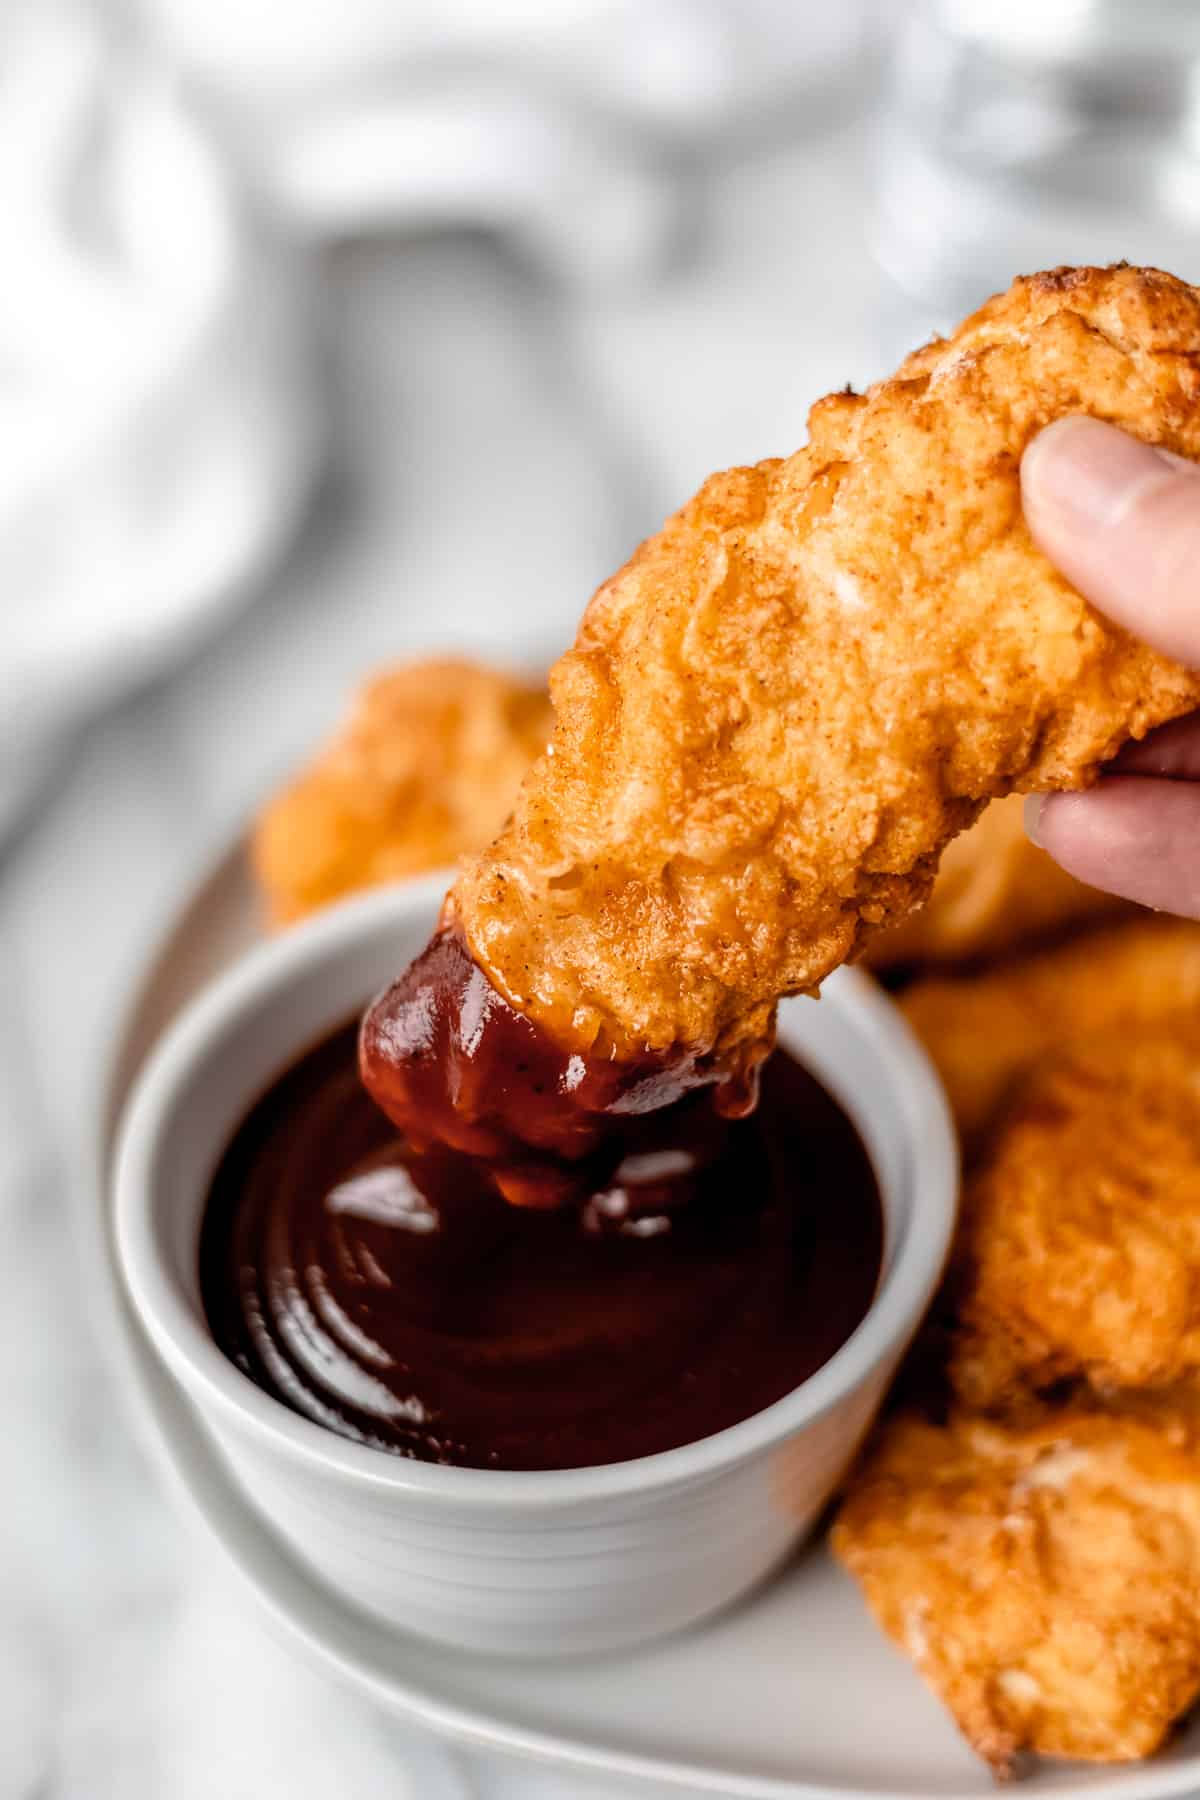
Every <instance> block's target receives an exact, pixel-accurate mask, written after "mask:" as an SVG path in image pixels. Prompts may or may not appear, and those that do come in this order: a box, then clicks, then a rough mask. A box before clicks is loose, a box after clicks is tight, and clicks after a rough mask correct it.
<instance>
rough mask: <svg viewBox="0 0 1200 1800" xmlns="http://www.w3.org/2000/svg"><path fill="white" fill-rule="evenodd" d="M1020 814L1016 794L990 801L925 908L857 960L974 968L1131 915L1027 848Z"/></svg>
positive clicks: (1122, 904) (947, 856) (951, 853)
mask: <svg viewBox="0 0 1200 1800" xmlns="http://www.w3.org/2000/svg"><path fill="white" fill-rule="evenodd" d="M1023 812H1024V801H1023V800H1022V798H1021V796H1020V795H1019V794H1010V795H1009V797H1008V798H1007V799H1006V800H995V801H993V802H992V804H991V805H990V806H989V807H987V808H986V809H985V811H984V812H983V813H981V814H980V816H979V818H978V819H977V820H976V821H975V823H974V825H972V827H971V829H970V830H969V831H964V832H963V833H962V836H961V837H956V838H955V839H954V841H953V842H952V843H951V844H949V845H948V846H947V849H946V851H945V853H944V854H943V856H942V860H941V862H940V863H939V865H938V872H937V880H936V881H935V882H934V884H933V893H932V894H931V895H930V897H929V900H928V902H927V903H926V905H924V906H923V907H921V909H920V910H919V911H918V912H914V913H912V914H910V915H909V917H908V918H907V919H903V920H901V922H900V924H899V925H897V926H894V927H893V928H892V929H891V930H889V931H881V932H880V933H879V934H878V936H877V937H873V938H871V939H870V940H869V941H868V944H867V949H866V955H865V957H864V959H863V960H864V961H865V962H866V963H867V964H868V965H869V966H870V967H871V968H873V969H895V968H900V967H904V968H907V969H922V968H926V969H928V968H936V967H952V966H954V965H957V964H959V963H978V962H982V961H985V960H990V959H992V958H994V957H997V956H1003V955H1006V954H1009V953H1011V952H1012V951H1014V950H1021V949H1026V948H1029V947H1031V946H1033V945H1034V944H1036V943H1038V942H1041V941H1043V940H1046V939H1049V938H1053V937H1055V936H1056V935H1058V934H1060V933H1065V932H1067V931H1070V930H1074V929H1075V928H1077V927H1078V926H1080V925H1084V924H1090V923H1092V922H1093V921H1095V920H1097V919H1101V918H1104V917H1106V916H1115V915H1116V914H1118V913H1121V912H1127V911H1129V902H1128V901H1125V900H1119V899H1117V898H1116V897H1115V896H1114V895H1112V894H1102V893H1101V892H1100V890H1099V889H1098V888H1090V887H1085V886H1084V884H1083V882H1082V881H1076V880H1075V877H1074V876H1073V875H1068V874H1067V872H1066V870H1065V869H1060V868H1059V866H1058V864H1057V863H1056V862H1052V861H1051V859H1050V858H1049V857H1048V856H1047V855H1046V853H1045V851H1044V850H1039V849H1037V847H1036V846H1035V845H1034V844H1031V843H1030V841H1029V839H1028V837H1027V836H1026V835H1025V825H1024V819H1023Z"/></svg>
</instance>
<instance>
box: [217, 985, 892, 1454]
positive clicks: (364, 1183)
mask: <svg viewBox="0 0 1200 1800" xmlns="http://www.w3.org/2000/svg"><path fill="white" fill-rule="evenodd" d="M511 1017H512V1018H513V1019H517V1018H519V1015H517V1014H515V1013H514V1014H511ZM522 1023H523V1021H522ZM506 1029H507V1027H506ZM355 1052H356V1028H355V1026H354V1025H353V1024H349V1025H347V1026H345V1027H344V1028H343V1029H342V1030H340V1031H337V1032H335V1033H334V1034H333V1035H332V1036H331V1037H329V1038H328V1039H326V1040H325V1041H324V1042H322V1043H321V1044H319V1045H318V1046H317V1047H316V1048H315V1049H312V1050H310V1051H309V1052H308V1053H307V1054H306V1055H304V1056H303V1057H301V1058H300V1060H299V1061H298V1062H297V1063H296V1064H295V1065H294V1066H293V1067H292V1068H291V1069H290V1070H288V1071H287V1073H285V1074H284V1075H283V1076H282V1077H280V1079H279V1080H278V1081H276V1082H275V1084H274V1085H273V1086H272V1087H271V1088H270V1089H269V1090H268V1092H267V1093H266V1094H265V1095H264V1096H263V1097H262V1098H261V1099H260V1100H259V1101H258V1102H257V1104H256V1105H255V1106H254V1107H253V1108H252V1109H251V1111H250V1112H249V1114H248V1116H247V1117H246V1119H245V1121H244V1122H243V1124H242V1125H241V1126H240V1127H239V1129H238V1131H237V1132H236V1133H235V1135H234V1137H233V1140H232V1142H231V1143H230V1145H229V1147H228V1149H227V1151H226V1153H225V1155H224V1157H223V1159H222V1161H221V1164H220V1166H219V1168H218V1170H217V1173H216V1175H215V1177H214V1180H213V1184H212V1188H211V1192H210V1196H209V1201H208V1207H207V1212H206V1215H205V1220H204V1226H203V1231H202V1236H201V1244H200V1279H201V1291H202V1296H203V1301H204V1306H205V1310H206V1312H207V1315H208V1320H209V1324H210V1327H211V1329H212V1332H213V1335H214V1337H215V1338H216V1341H217V1343H218V1344H219V1345H220V1346H221V1348H222V1349H223V1350H224V1351H225V1353H226V1354H227V1355H228V1356H229V1357H230V1358H231V1359H232V1360H233V1361H234V1362H235V1363H237V1364H238V1366H239V1367H240V1368H242V1369H243V1370H244V1371H245V1373H246V1374H247V1375H249V1376H250V1377H251V1379H252V1380H254V1381H255V1382H257V1383H258V1385H259V1386H260V1387H262V1388H265V1389H266V1390H267V1392H269V1393H271V1394H273V1395H275V1397H276V1398H277V1399H279V1400H282V1401H283V1402H284V1403H285V1404H286V1405H288V1406H290V1407H292V1408H293V1409H294V1410H295V1411H296V1412H298V1413H302V1414H304V1415H305V1416H306V1417H308V1418H310V1419H314V1420H316V1421H317V1422H318V1423H320V1424H322V1425H324V1426H327V1427H328V1428H330V1429H331V1430H333V1431H336V1432H338V1433H340V1434H341V1435H342V1436H344V1437H347V1438H351V1439H354V1440H356V1441H358V1442H361V1443H369V1444H373V1445H376V1446H378V1447H381V1448H383V1449H386V1450H390V1451H394V1452H395V1453H397V1454H399V1455H402V1456H408V1457H415V1458H419V1459H421V1460H424V1461H429V1462H443V1463H456V1464H461V1465H463V1466H466V1467H472V1468H501V1469H562V1468H576V1467H582V1466H588V1465H593V1464H597V1463H608V1462H618V1461H624V1460H625V1459H627V1458H630V1457H637V1456H646V1455H650V1454H653V1453H654V1452H656V1451H660V1450H667V1449H670V1448H673V1447H674V1446H676V1445H679V1444H685V1443H689V1442H692V1441H694V1440H695V1439H697V1438H701V1437H706V1436H708V1435H709V1434H710V1433H712V1432H714V1431H720V1430H721V1429H722V1428H724V1427H725V1426H728V1425H732V1424H734V1423H736V1422H737V1421H738V1420H740V1419H744V1418H747V1417H749V1416H750V1415H751V1414H752V1413H755V1412H758V1411H760V1410H761V1409H762V1408H763V1407H765V1406H769V1405H770V1404H771V1403H772V1402H773V1401H775V1400H778V1399H780V1398H782V1396H783V1395H784V1394H786V1393H788V1392H789V1391H790V1390H791V1389H792V1388H793V1387H795V1386H796V1385H797V1384H798V1383H799V1382H801V1381H803V1380H804V1379H805V1378H806V1377H807V1376H808V1375H810V1374H811V1373H812V1372H813V1371H814V1370H815V1369H817V1368H819V1367H820V1366H821V1364H822V1363H824V1362H825V1361H827V1360H828V1358H829V1357H830V1356H831V1355H832V1354H833V1352H834V1351H835V1350H836V1349H837V1348H838V1347H839V1345H841V1344H842V1343H843V1342H844V1341H845V1339H846V1338H847V1337H848V1336H849V1335H850V1333H851V1332H852V1331H853V1330H854V1327H855V1326H856V1325H857V1324H858V1323H859V1321H860V1320H861V1318H862V1317H863V1315H864V1314H865V1312H866V1310H867V1307H868V1306H869V1304H870V1301H871V1297H872V1295H873V1293H874V1290H875V1284H876V1281H877V1278H878V1273H879V1267H880V1258H881V1250H882V1221H881V1212H880V1205H879V1197H878V1192H877V1188H876V1184H875V1180H874V1176H873V1174H872V1171H871V1167H870V1163H869V1161H868V1158H867V1156H866V1153H865V1151H864V1149H863V1146H862V1144H861V1142H860V1141H859V1139H858V1137H857V1134H856V1133H855V1131H854V1128H853V1126H852V1125H851V1124H850V1122H849V1120H848V1119H847V1118H846V1116H845V1114H844V1113H843V1112H842V1111H841V1110H840V1108H839V1107H838V1106H837V1105H836V1103H835V1102H834V1101H833V1100H832V1099H831V1098H830V1096H829V1095H828V1094H826V1093H825V1091H824V1090H823V1089H822V1088H821V1087H820V1086H819V1085H818V1084H817V1083H816V1082H815V1081H814V1080H813V1078H812V1077H811V1076H810V1075H808V1074H807V1073H806V1072H805V1071H804V1070H803V1069H802V1068H800V1066H799V1065H798V1064H797V1063H795V1062H794V1061H793V1060H792V1059H791V1058H790V1057H789V1056H787V1055H786V1054H785V1053H784V1052H783V1051H776V1052H775V1054H774V1055H773V1056H772V1058H771V1059H770V1061H769V1062H768V1063H767V1064H766V1066H765V1068H764V1070H763V1072H762V1098H761V1103H760V1105H759V1107H758V1109H757V1111H756V1112H754V1113H753V1114H752V1115H751V1116H750V1117H747V1118H744V1119H740V1120H730V1119H727V1118H723V1117H722V1116H720V1114H718V1112H717V1111H716V1109H715V1108H714V1107H713V1105H712V1103H711V1093H710V1092H708V1091H701V1092H692V1093H685V1094H684V1095H683V1096H682V1097H681V1098H679V1099H677V1100H676V1101H675V1103H674V1104H673V1105H672V1106H671V1107H670V1108H669V1109H668V1110H658V1111H656V1112H654V1113H653V1114H652V1115H649V1116H647V1115H643V1114H641V1113H639V1112H638V1111H636V1110H627V1111H621V1112H617V1113H610V1114H608V1115H606V1119H605V1127H604V1130H605V1134H606V1135H605V1140H604V1149H603V1158H604V1162H605V1165H606V1169H607V1172H606V1174H605V1175H604V1178H603V1179H602V1180H599V1181H597V1182H595V1183H593V1185H592V1186H591V1187H590V1188H589V1189H588V1191H587V1193H586V1194H585V1195H584V1196H583V1198H582V1200H581V1202H580V1204H578V1205H576V1206H572V1207H567V1208H560V1209H557V1210H549V1211H538V1210H529V1209H522V1208H517V1207H513V1206H511V1205H508V1204H506V1203H505V1201H504V1200H503V1199H502V1198H501V1197H500V1194H499V1193H498V1192H497V1190H496V1187H495V1186H494V1184H493V1182H492V1181H491V1179H490V1177H489V1175H488V1172H487V1168H486V1165H484V1164H481V1163H480V1162H479V1161H477V1160H476V1159H475V1157H474V1156H473V1155H467V1154H464V1150H463V1149H453V1148H450V1147H448V1146H447V1145H446V1144H444V1143H440V1142H437V1141H435V1139H434V1138H433V1137H431V1136H430V1137H428V1144H429V1147H427V1148H425V1149H422V1150H418V1149H417V1148H415V1147H414V1145H413V1144H412V1143H410V1142H408V1141H406V1140H405V1139H403V1138H397V1136H396V1134H395V1132H394V1130H393V1129H392V1128H391V1127H390V1126H389V1124H388V1122H387V1120H386V1119H385V1118H384V1117H383V1115H382V1113H381V1112H380V1111H379V1110H378V1109H377V1108H376V1106H375V1105H374V1104H373V1102H372V1101H371V1099H370V1098H369V1097H368V1095H367V1094H366V1093H365V1092H364V1090H363V1088H362V1086H361V1084H360V1082H359V1079H358V1072H357V1068H356V1054H355ZM524 1073H525V1074H528V1073H529V1071H528V1070H526V1071H525V1072H524ZM513 1076H514V1081H517V1080H518V1079H520V1078H523V1077H521V1076H520V1072H518V1071H517V1070H515V1069H514V1071H513ZM487 1128H488V1129H493V1128H494V1127H492V1126H491V1125H490V1124H489V1125H488V1127H487ZM555 1131H557V1127H555ZM552 1141H554V1142H555V1144H556V1145H557V1144H559V1143H560V1142H561V1140H559V1139H557V1137H555V1139H554V1140H552ZM466 1147H467V1148H470V1147H471V1146H466ZM570 1148H572V1149H574V1148H575V1144H574V1143H572V1144H571V1145H570ZM595 1149H596V1146H595V1144H594V1143H593V1144H592V1146H591V1149H590V1151H588V1152H585V1153H584V1155H583V1156H582V1159H581V1160H580V1159H577V1163H576V1166H577V1167H585V1166H586V1167H593V1166H595V1165H593V1164H591V1163H590V1162H589V1161H588V1157H589V1155H591V1154H594V1153H595Z"/></svg>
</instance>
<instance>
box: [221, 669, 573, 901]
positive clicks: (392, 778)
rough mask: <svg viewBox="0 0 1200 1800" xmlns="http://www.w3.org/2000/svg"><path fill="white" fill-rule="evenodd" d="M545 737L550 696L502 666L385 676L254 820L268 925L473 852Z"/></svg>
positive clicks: (504, 810)
mask: <svg viewBox="0 0 1200 1800" xmlns="http://www.w3.org/2000/svg"><path fill="white" fill-rule="evenodd" d="M549 735H550V702H549V699H548V697H547V696H546V694H545V692H544V691H543V690H542V689H540V688H536V687H530V686H528V685H527V684H526V683H524V682H521V681H517V680H515V679H514V678H513V677H512V676H511V675H506V674H504V673H503V672H502V671H501V670H498V669H488V668H483V667H481V666H478V665H476V664H474V663H469V662H458V661H453V660H444V661H435V662H419V663H411V664H408V665H401V666H400V667H398V668H394V669H389V670H388V671H387V672H386V673H385V674H382V675H377V676H376V677H375V678H374V679H373V680H371V681H369V682H368V683H367V684H366V686H365V687H364V688H363V689H362V691H361V692H360V693H359V694H358V695H357V697H356V699H355V701H354V704H353V707H352V710H351V712H350V715H349V717H348V718H347V719H346V721H345V723H344V724H343V725H342V727H341V729H340V730H339V731H338V733H337V734H336V736H335V737H334V738H333V739H332V741H331V742H330V743H329V744H328V745H326V747H325V748H324V749H323V750H322V751H321V752H320V753H319V754H318V756H317V758H316V760H315V761H314V762H313V763H312V764H311V766H310V767H309V768H308V769H306V770H305V771H304V773H303V774H302V775H301V776H300V777H299V779H298V780H296V781H295V782H293V783H292V785H291V786H290V787H288V788H287V789H286V790H285V791H284V792H283V793H282V794H280V795H278V796H277V797H276V798H275V799H274V800H272V801H271V802H270V804H269V805H268V806H267V807H266V808H265V809H264V811H263V813H262V816H261V818H260V819H259V821H258V826H257V829H256V831H255V834H254V843H253V858H254V866H255V871H256V873H257V875H258V878H259V881H260V882H261V884H262V886H263V889H264V890H265V893H266V896H267V903H268V907H269V910H270V914H271V917H272V918H273V919H274V920H275V921H276V923H279V924H284V923H287V922H288V921H290V920H292V919H298V918H300V917H301V916H302V915H303V914H304V913H307V912H311V911H313V910H314V909H315V908H316V907H319V906H325V905H328V903H329V902H330V901H331V900H336V899H339V898H340V897H341V896H342V895H343V894H348V893H352V892H353V891H354V890H355V889H356V888H363V887H372V886H374V885H375V884H376V883H378V882H385V881H398V880H401V879H402V878H403V877H405V876H409V875H417V874H420V873H421V872H422V871H424V870H427V869H439V868H444V867H445V866H446V865H447V864H449V863H454V862H457V861H458V859H459V858H460V857H462V856H465V855H467V854H474V853H476V852H477V851H479V850H480V849H482V848H483V846H484V845H485V844H486V843H487V842H488V839H489V838H491V837H492V836H494V834H495V833H496V832H497V831H498V830H499V829H500V827H501V825H503V823H504V820H505V818H506V817H507V815H508V813H509V811H510V809H511V807H512V803H513V799H514V797H515V795H516V792H517V788H518V787H519V785H520V782H521V778H522V776H523V775H524V774H525V772H526V770H527V769H528V767H529V765H530V763H531V762H532V761H533V759H534V757H535V756H536V755H537V754H538V752H539V751H540V750H542V749H543V748H544V746H545V743H546V739H547V738H548V737H549Z"/></svg>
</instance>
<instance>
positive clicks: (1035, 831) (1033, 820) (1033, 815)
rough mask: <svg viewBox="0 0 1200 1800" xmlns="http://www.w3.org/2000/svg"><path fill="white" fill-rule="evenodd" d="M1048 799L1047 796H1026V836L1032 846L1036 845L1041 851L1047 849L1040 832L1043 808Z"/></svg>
mask: <svg viewBox="0 0 1200 1800" xmlns="http://www.w3.org/2000/svg"><path fill="white" fill-rule="evenodd" d="M1047 797H1048V796H1047V795H1045V794H1026V796H1025V836H1026V837H1027V838H1028V839H1029V841H1030V843H1031V844H1036V846H1037V848H1038V849H1039V850H1043V849H1044V848H1045V845H1044V844H1043V843H1042V840H1041V836H1040V831H1041V820H1042V808H1043V807H1044V806H1045V804H1046V800H1047Z"/></svg>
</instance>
